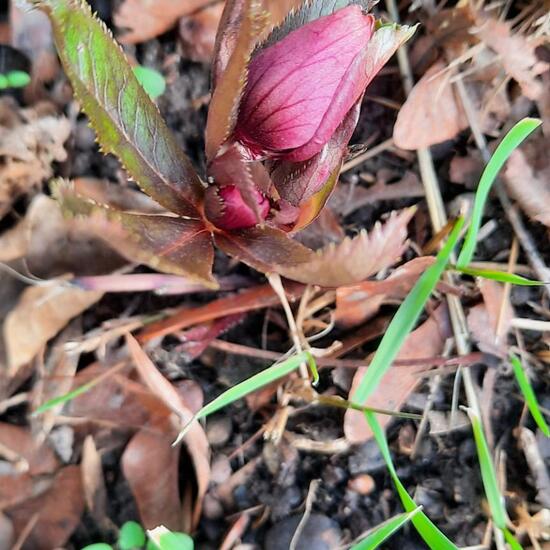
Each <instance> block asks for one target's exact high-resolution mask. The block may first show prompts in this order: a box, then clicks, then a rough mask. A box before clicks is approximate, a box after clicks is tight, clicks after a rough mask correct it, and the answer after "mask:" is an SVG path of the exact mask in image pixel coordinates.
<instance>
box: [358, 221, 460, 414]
mask: <svg viewBox="0 0 550 550" xmlns="http://www.w3.org/2000/svg"><path fill="white" fill-rule="evenodd" d="M463 225H464V219H463V218H459V219H458V220H457V222H456V224H455V226H454V228H453V230H452V231H451V234H450V235H449V239H448V240H447V243H446V244H445V246H444V247H443V248H442V249H441V251H440V252H439V254H438V255H437V258H436V261H435V263H434V264H433V265H432V266H430V267H429V268H428V269H427V270H426V271H425V272H424V273H423V275H422V276H421V277H420V279H418V281H417V283H416V284H415V285H414V287H413V289H412V290H411V292H410V293H409V294H408V295H407V297H406V298H405V300H404V301H403V303H402V304H401V306H400V307H399V309H398V310H397V313H396V314H395V316H394V318H393V319H392V321H391V323H390V326H389V327H388V329H387V330H386V333H385V334H384V337H383V338H382V341H381V342H380V345H379V346H378V349H377V350H376V354H375V356H374V359H373V361H372V363H371V364H370V366H369V368H368V369H367V372H366V374H365V376H364V377H363V379H362V380H361V383H360V384H359V386H358V387H357V390H356V391H355V393H354V394H353V396H352V399H351V400H352V401H353V402H355V403H358V404H363V403H364V402H365V401H366V400H367V398H368V397H369V396H370V395H372V393H373V392H374V391H375V390H376V388H377V386H378V384H379V383H380V380H381V379H382V377H383V376H384V374H385V373H386V371H387V370H388V369H389V368H390V366H391V364H392V362H393V361H394V359H395V358H396V357H397V354H398V353H399V350H400V349H401V346H402V345H403V342H404V341H405V339H406V338H407V336H408V335H409V333H410V332H411V330H412V329H413V328H414V326H415V324H416V322H417V321H418V318H419V317H420V314H421V313H422V310H423V309H424V305H425V304H426V301H427V300H428V298H429V297H430V294H431V293H432V291H433V290H434V288H435V287H436V285H437V283H438V282H439V279H440V278H441V274H442V273H443V271H444V270H445V268H446V267H447V264H448V262H449V257H450V255H451V253H452V251H453V249H454V247H455V246H456V243H457V241H458V239H459V237H460V231H461V230H462V226H463Z"/></svg>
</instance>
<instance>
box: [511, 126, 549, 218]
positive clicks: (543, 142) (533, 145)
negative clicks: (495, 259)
mask: <svg viewBox="0 0 550 550" xmlns="http://www.w3.org/2000/svg"><path fill="white" fill-rule="evenodd" d="M549 147H550V137H545V136H538V137H536V138H535V139H530V140H529V141H527V142H526V143H525V145H523V146H522V147H521V148H520V149H516V150H515V151H514V152H513V153H512V154H511V155H510V159H509V160H508V162H507V164H506V167H505V168H504V172H503V175H504V181H505V183H506V188H507V190H508V192H509V193H510V195H511V196H512V197H513V198H514V199H516V200H517V201H518V203H519V204H520V206H521V208H522V209H523V210H524V211H525V212H526V214H527V215H529V216H530V217H531V218H533V219H534V220H536V221H538V222H540V223H543V224H544V225H546V226H547V227H550V162H549V160H548V148H549Z"/></svg>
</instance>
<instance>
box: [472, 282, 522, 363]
mask: <svg viewBox="0 0 550 550" xmlns="http://www.w3.org/2000/svg"><path fill="white" fill-rule="evenodd" d="M478 285H479V289H480V290H481V294H482V296H483V303H482V304H478V305H476V306H474V307H473V308H472V309H470V312H469V313H468V328H469V330H470V332H471V334H472V336H473V339H474V340H475V341H476V342H477V345H478V347H479V349H480V350H481V351H484V352H486V353H493V354H496V355H502V354H504V355H506V349H507V346H506V340H507V338H506V337H507V334H508V331H509V329H510V326H511V322H512V318H513V317H514V311H513V309H512V305H511V304H510V302H509V300H506V301H504V300H505V299H506V296H505V294H504V287H503V285H502V284H500V283H497V282H495V281H490V280H488V279H478ZM503 305H504V309H502V307H503ZM499 323H500V327H499ZM497 330H500V332H501V333H500V335H497Z"/></svg>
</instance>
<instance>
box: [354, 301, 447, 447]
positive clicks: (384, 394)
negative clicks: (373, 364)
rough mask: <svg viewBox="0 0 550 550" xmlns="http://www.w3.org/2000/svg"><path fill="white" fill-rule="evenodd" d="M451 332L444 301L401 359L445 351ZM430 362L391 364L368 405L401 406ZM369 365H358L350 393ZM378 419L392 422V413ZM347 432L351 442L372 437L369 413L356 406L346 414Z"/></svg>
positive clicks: (408, 342) (413, 335)
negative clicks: (367, 416) (362, 411)
mask: <svg viewBox="0 0 550 550" xmlns="http://www.w3.org/2000/svg"><path fill="white" fill-rule="evenodd" d="M450 336H451V327H450V322H449V318H448V315H447V308H446V306H445V305H442V306H440V307H439V308H438V309H436V310H435V311H434V313H433V314H432V315H431V316H430V317H429V318H428V320H427V321H425V322H424V323H423V324H422V325H420V326H419V327H418V328H417V329H416V330H414V331H413V332H411V334H410V335H409V337H408V338H407V339H406V340H405V344H404V345H403V347H402V348H401V351H400V352H399V355H398V357H397V359H422V358H425V357H432V356H437V355H439V354H441V352H442V351H443V346H444V344H445V341H446V340H447V338H449V337H450ZM429 366H430V365H415V366H411V367H396V366H393V367H391V368H390V369H389V370H388V372H387V373H386V374H385V375H384V377H383V378H382V381H381V382H380V385H379V386H378V389H377V390H376V392H375V393H374V395H373V396H372V397H371V398H369V399H368V400H367V402H366V403H365V405H366V406H368V407H376V408H381V409H386V410H396V411H397V410H399V409H400V408H401V407H402V406H403V404H404V403H405V401H406V400H407V398H408V397H409V395H410V394H411V392H412V391H413V390H414V388H415V387H416V386H417V384H418V382H419V381H420V378H418V376H415V373H417V372H418V371H421V370H425V369H426V368H427V367H429ZM367 368H368V367H361V368H359V369H357V372H356V373H355V376H354V378H353V384H352V387H351V390H350V392H349V395H353V392H354V391H355V388H356V387H357V385H358V384H359V383H360V381H361V380H362V378H363V376H364V374H365V371H366V369H367ZM378 419H379V421H380V423H381V424H382V425H383V426H385V425H386V424H388V422H390V420H391V417H390V416H379V418H378ZM344 433H345V435H346V438H347V439H348V441H350V442H351V443H363V442H364V441H367V440H368V439H370V438H371V437H372V432H371V430H370V428H369V425H368V424H367V421H366V420H365V415H364V414H363V413H361V412H358V411H354V410H352V409H348V410H347V411H346V414H345V416H344Z"/></svg>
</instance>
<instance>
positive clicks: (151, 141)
mask: <svg viewBox="0 0 550 550" xmlns="http://www.w3.org/2000/svg"><path fill="white" fill-rule="evenodd" d="M35 3H36V5H38V7H40V8H41V9H42V10H44V11H45V12H46V13H47V15H48V16H49V18H50V20H51V23H52V27H53V32H54V39H55V45H56V47H57V51H58V53H59V56H60V58H61V61H62V63H63V66H64V68H65V71H66V73H67V76H68V77H69V79H70V81H71V84H72V86H73V89H74V92H75V95H76V96H77V98H78V99H79V100H80V102H81V103H82V108H83V110H84V112H85V113H86V114H87V115H88V117H89V118H90V122H91V125H92V126H93V128H94V129H95V130H96V132H97V134H98V140H99V143H100V145H101V147H102V149H103V150H104V151H105V152H108V153H113V154H115V155H116V156H118V157H119V159H120V160H121V161H122V163H123V165H124V166H125V168H126V170H127V171H128V173H129V174H130V175H131V176H132V178H133V179H135V181H136V182H137V183H138V184H139V185H140V187H141V188H142V189H143V191H144V192H145V193H147V194H148V195H149V196H151V197H152V198H154V199H155V200H156V201H157V202H158V203H159V204H161V205H162V206H164V207H165V208H167V209H169V210H171V211H172V212H175V213H177V214H180V215H182V216H189V217H193V218H200V213H199V211H198V209H197V208H196V205H197V204H199V203H200V201H201V199H202V193H203V187H202V184H201V181H200V179H199V177H198V176H197V174H196V172H195V170H194V169H193V167H192V165H191V163H190V161H189V160H188V159H187V157H186V156H185V154H184V153H183V151H182V150H181V148H180V147H179V145H178V144H177V142H176V139H175V137H174V136H173V134H172V133H171V132H170V130H169V129H168V127H167V126H166V124H165V122H164V121H163V120H162V118H161V116H160V114H159V112H158V109H157V107H156V106H155V105H154V103H153V102H152V101H151V99H150V98H149V96H148V95H147V93H146V92H145V91H144V90H143V88H142V87H141V86H140V84H139V83H138V81H137V79H136V77H135V76H134V74H133V72H132V69H131V67H130V65H129V63H128V60H127V59H126V57H125V55H124V53H123V52H122V49H121V48H120V47H119V46H118V45H117V44H116V43H115V42H114V41H113V39H112V38H111V36H110V33H109V31H108V30H107V29H106V27H105V25H104V24H103V23H102V22H101V21H99V20H98V19H96V18H95V17H93V15H92V12H91V10H90V7H89V6H88V4H87V3H86V2H84V1H82V0H35Z"/></svg>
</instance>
